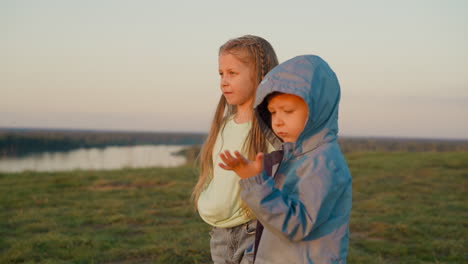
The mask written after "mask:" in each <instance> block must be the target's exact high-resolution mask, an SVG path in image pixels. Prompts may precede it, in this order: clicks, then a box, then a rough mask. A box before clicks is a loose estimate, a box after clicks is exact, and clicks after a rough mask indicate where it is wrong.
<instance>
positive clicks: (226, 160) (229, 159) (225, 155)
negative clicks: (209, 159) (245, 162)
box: [219, 150, 238, 168]
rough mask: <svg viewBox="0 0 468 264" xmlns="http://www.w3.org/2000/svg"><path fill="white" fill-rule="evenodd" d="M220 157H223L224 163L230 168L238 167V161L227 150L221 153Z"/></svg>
mask: <svg viewBox="0 0 468 264" xmlns="http://www.w3.org/2000/svg"><path fill="white" fill-rule="evenodd" d="M219 156H220V157H221V160H222V161H223V162H224V163H226V165H228V166H230V167H231V168H233V167H235V166H237V164H238V161H237V160H236V159H235V158H234V157H233V156H232V155H231V153H230V152H229V150H225V151H224V153H223V152H221V153H220V154H219Z"/></svg>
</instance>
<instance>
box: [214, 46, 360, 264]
mask: <svg viewBox="0 0 468 264" xmlns="http://www.w3.org/2000/svg"><path fill="white" fill-rule="evenodd" d="M339 100H340V86H339V84H338V80H337V78H336V75H335V73H334V72H333V71H332V70H331V68H330V67H329V66H328V64H327V63H326V62H325V61H323V60H322V59H321V58H320V57H317V56H313V55H305V56H298V57H295V58H293V59H291V60H288V61H286V62H284V63H282V64H280V65H278V66H277V67H275V68H274V69H273V70H272V71H270V72H269V73H268V74H267V75H266V76H265V78H264V80H263V81H262V82H261V84H260V86H259V88H258V90H257V95H256V100H255V106H256V107H255V112H256V115H257V119H258V122H259V123H260V127H261V128H262V132H263V133H264V135H265V136H266V137H267V139H268V140H269V141H270V142H271V143H272V144H273V145H274V146H275V147H276V148H277V149H279V148H281V149H282V150H281V151H276V152H272V153H270V154H268V155H263V154H262V153H259V154H257V156H256V159H255V160H254V161H249V160H247V159H245V158H244V157H243V156H241V154H240V153H239V152H238V151H235V152H234V156H232V155H231V154H230V153H229V151H225V152H224V153H222V154H221V155H220V156H221V159H222V160H223V162H224V164H223V163H220V164H219V166H220V167H221V168H223V169H226V170H233V171H234V172H236V174H237V175H238V176H239V177H241V178H242V180H241V181H240V183H239V184H240V186H241V197H242V199H243V200H244V202H245V203H246V204H247V205H248V206H249V208H250V209H251V210H252V212H253V213H254V214H255V216H256V217H257V219H258V220H259V222H260V223H261V225H263V226H264V230H263V233H261V232H257V235H256V245H255V248H256V250H255V255H256V259H255V263H258V264H262V263H268V264H271V263H346V257H347V251H348V237H349V228H348V226H349V215H350V211H351V175H350V173H349V170H348V166H347V164H346V161H345V159H344V157H343V155H342V153H341V150H340V148H339V146H338V143H337V133H338V104H339ZM275 170H276V172H275V173H273V171H275ZM258 231H261V228H260V229H259V230H258Z"/></svg>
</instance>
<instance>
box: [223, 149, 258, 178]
mask: <svg viewBox="0 0 468 264" xmlns="http://www.w3.org/2000/svg"><path fill="white" fill-rule="evenodd" d="M219 156H220V157H221V159H222V160H223V162H224V163H219V167H221V168H223V169H225V170H232V171H234V172H235V173H236V174H237V175H238V176H239V177H241V178H242V179H245V178H249V177H252V176H255V175H257V174H259V173H260V172H262V170H263V153H258V154H257V156H255V160H253V161H251V160H248V159H246V158H244V157H243V156H242V155H241V154H240V153H239V151H234V156H232V155H231V153H230V152H229V150H225V151H224V152H221V154H219Z"/></svg>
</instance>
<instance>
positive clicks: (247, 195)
mask: <svg viewBox="0 0 468 264" xmlns="http://www.w3.org/2000/svg"><path fill="white" fill-rule="evenodd" d="M346 175H349V174H348V173H344V174H343V173H342V172H340V171H339V169H334V170H333V171H331V170H330V169H328V168H322V169H319V170H313V171H311V172H310V173H308V174H307V175H302V177H301V178H300V179H299V180H298V182H297V184H296V187H295V190H294V191H293V192H287V191H285V190H280V189H278V188H276V187H275V186H274V180H273V178H272V177H268V176H267V175H266V173H265V172H262V173H261V174H259V175H256V176H254V177H251V178H247V179H243V180H241V181H240V185H241V189H242V190H241V197H242V199H243V200H244V201H245V203H246V204H247V205H248V206H249V208H250V209H251V210H252V211H253V212H254V214H255V216H256V217H257V218H258V219H259V220H260V222H262V224H263V225H264V226H265V228H267V229H269V230H270V231H271V232H274V233H276V234H277V235H280V236H283V237H285V238H287V239H289V240H291V241H301V240H304V239H307V238H308V237H309V236H310V235H311V234H312V233H313V232H314V230H316V229H317V228H318V227H320V226H321V225H322V224H323V223H324V222H326V221H327V220H331V218H332V213H333V209H334V208H335V204H336V202H337V200H338V199H340V197H341V198H342V194H343V193H344V192H345V190H346V189H347V188H348V187H349V186H350V185H351V178H350V177H344V176H346ZM288 177H297V176H296V175H294V174H288V175H287V176H286V179H285V181H287V180H288V179H287V178H288ZM349 202H351V201H349ZM341 213H344V214H346V213H349V212H341Z"/></svg>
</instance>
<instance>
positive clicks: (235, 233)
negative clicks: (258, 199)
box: [210, 220, 257, 264]
mask: <svg viewBox="0 0 468 264" xmlns="http://www.w3.org/2000/svg"><path fill="white" fill-rule="evenodd" d="M256 226H257V220H251V221H250V222H248V223H245V224H242V225H239V226H235V227H231V228H220V227H213V229H212V230H211V232H210V235H211V239H210V248H211V258H212V260H213V262H214V263H215V264H249V263H253V245H254V242H255V228H256Z"/></svg>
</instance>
